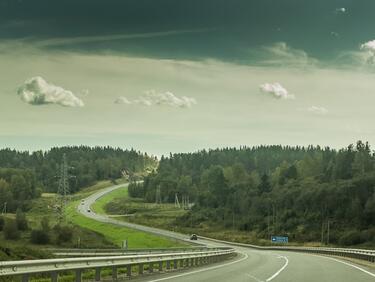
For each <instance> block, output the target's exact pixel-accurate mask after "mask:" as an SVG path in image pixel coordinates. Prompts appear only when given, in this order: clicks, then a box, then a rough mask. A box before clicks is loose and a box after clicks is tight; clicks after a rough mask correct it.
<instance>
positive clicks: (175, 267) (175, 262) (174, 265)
mask: <svg viewBox="0 0 375 282" xmlns="http://www.w3.org/2000/svg"><path fill="white" fill-rule="evenodd" d="M177 267H178V266H177V260H176V259H175V260H174V261H173V268H174V269H177Z"/></svg>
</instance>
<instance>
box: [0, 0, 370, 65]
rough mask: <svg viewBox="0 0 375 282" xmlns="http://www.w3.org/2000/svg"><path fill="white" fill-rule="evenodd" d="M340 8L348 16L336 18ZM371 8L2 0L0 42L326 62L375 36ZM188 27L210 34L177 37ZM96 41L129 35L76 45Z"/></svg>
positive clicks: (347, 1)
mask: <svg viewBox="0 0 375 282" xmlns="http://www.w3.org/2000/svg"><path fill="white" fill-rule="evenodd" d="M337 8H345V11H346V12H345V13H336V12H335V11H336V10H337ZM374 9H375V1H373V0H332V1H326V0H316V1H308V0H283V1H280V0H231V1H228V0H188V1H176V0H131V1H130V0H122V1H120V0H106V1H104V0H64V1H57V0H23V1H16V0H0V38H2V39H12V38H13V39H15V38H32V39H33V40H49V39H52V38H58V39H60V40H61V38H69V40H67V43H62V44H54V45H53V46H48V47H49V48H53V49H69V50H73V51H78V52H101V51H104V50H105V51H112V52H120V53H121V52H125V53H127V54H134V55H142V56H152V57H162V58H189V59H201V58H216V59H221V60H231V61H238V62H242V61H244V60H246V58H247V56H248V52H247V51H248V50H249V49H252V48H258V47H259V46H266V45H271V44H274V43H275V42H286V43H287V44H288V45H289V46H293V48H297V49H301V50H304V51H305V52H307V53H308V54H311V55H312V56H313V57H317V58H320V59H329V58H331V57H332V55H333V54H334V53H335V52H339V51H341V50H345V49H355V48H357V47H358V45H359V43H361V42H366V41H368V40H371V39H373V37H375V35H374V34H372V33H371V29H370V28H364V27H370V26H374V25H375V18H374V17H373V16H372V11H373V10H374ZM186 30H188V31H194V30H203V31H205V32H190V33H184V32H178V31H186ZM332 30H334V31H335V32H336V33H337V34H340V37H334V36H332V35H331V31H332ZM171 31H173V32H172V33H171V34H169V35H168V36H151V37H147V36H145V37H135V38H134V37H133V38H132V36H131V35H132V34H142V33H144V34H150V33H161V34H163V33H168V32H171ZM93 36H95V37H97V38H98V37H106V36H107V37H108V38H110V37H111V36H115V37H116V36H117V37H121V36H125V37H124V38H122V39H121V38H117V39H116V40H104V41H103V40H97V41H96V40H89V41H80V40H79V39H77V40H71V39H72V38H81V37H85V38H88V37H93Z"/></svg>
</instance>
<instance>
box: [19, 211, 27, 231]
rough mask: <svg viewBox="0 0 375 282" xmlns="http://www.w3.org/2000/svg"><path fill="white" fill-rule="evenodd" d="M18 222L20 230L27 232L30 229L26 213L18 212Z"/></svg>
mask: <svg viewBox="0 0 375 282" xmlns="http://www.w3.org/2000/svg"><path fill="white" fill-rule="evenodd" d="M16 222H17V227H18V229H19V230H27V229H28V223H27V219H26V215H25V213H23V212H22V211H21V209H18V210H17V213H16Z"/></svg>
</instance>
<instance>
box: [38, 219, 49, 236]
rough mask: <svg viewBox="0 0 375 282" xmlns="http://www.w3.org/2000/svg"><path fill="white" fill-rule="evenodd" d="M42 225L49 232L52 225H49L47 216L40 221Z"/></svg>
mask: <svg viewBox="0 0 375 282" xmlns="http://www.w3.org/2000/svg"><path fill="white" fill-rule="evenodd" d="M40 226H41V227H42V230H43V231H45V232H49V230H50V227H49V219H48V217H47V216H45V217H43V218H42V220H41V221H40Z"/></svg>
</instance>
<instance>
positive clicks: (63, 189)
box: [57, 154, 70, 222]
mask: <svg viewBox="0 0 375 282" xmlns="http://www.w3.org/2000/svg"><path fill="white" fill-rule="evenodd" d="M69 177H70V176H69V172H68V164H67V161H66V155H65V154H64V155H63V159H62V163H61V165H60V174H59V176H58V178H59V186H58V190H57V201H58V206H59V208H58V209H57V212H58V219H59V221H60V222H61V221H64V220H65V209H66V205H67V203H68V195H69V194H70V190H69Z"/></svg>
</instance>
